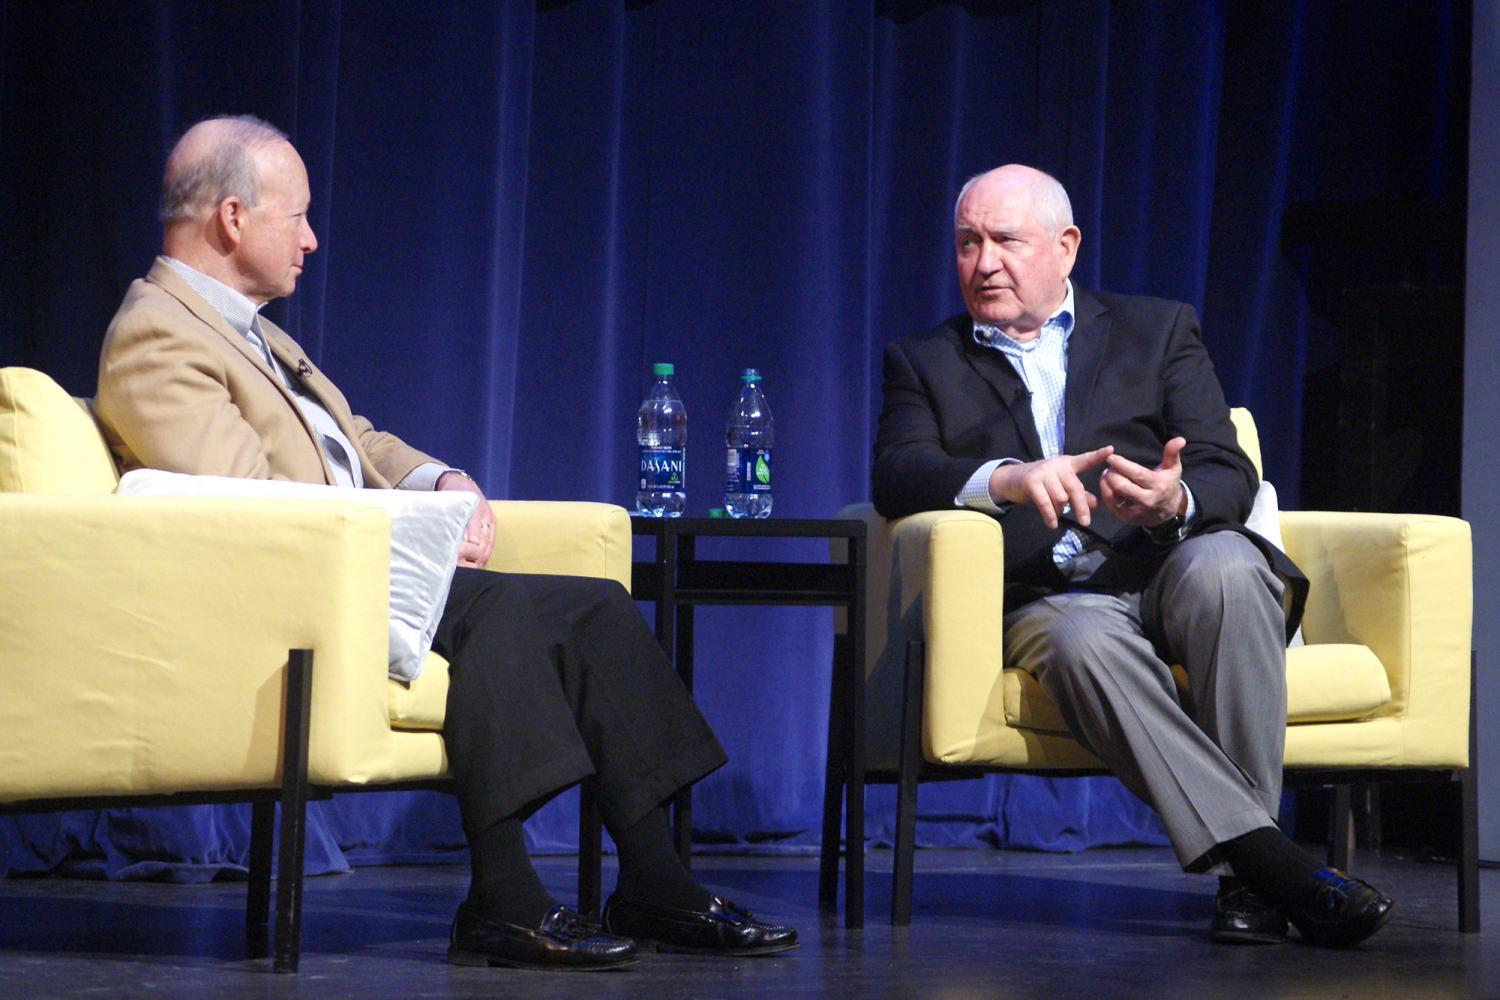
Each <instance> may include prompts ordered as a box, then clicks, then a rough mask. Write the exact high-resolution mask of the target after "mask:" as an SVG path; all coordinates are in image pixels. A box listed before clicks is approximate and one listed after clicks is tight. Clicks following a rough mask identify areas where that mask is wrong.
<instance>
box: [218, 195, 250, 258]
mask: <svg viewBox="0 0 1500 1000" xmlns="http://www.w3.org/2000/svg"><path fill="white" fill-rule="evenodd" d="M245 211H246V210H245V203H244V202H243V201H241V200H240V197H239V195H234V194H232V195H230V196H229V197H228V198H225V199H224V200H223V201H221V202H219V208H218V210H217V211H216V212H215V213H214V223H215V225H217V226H218V229H219V236H220V237H221V238H222V239H223V240H224V245H225V246H226V247H228V248H229V249H231V250H233V249H234V248H235V247H237V246H239V245H240V240H242V239H243V238H244V235H245Z"/></svg>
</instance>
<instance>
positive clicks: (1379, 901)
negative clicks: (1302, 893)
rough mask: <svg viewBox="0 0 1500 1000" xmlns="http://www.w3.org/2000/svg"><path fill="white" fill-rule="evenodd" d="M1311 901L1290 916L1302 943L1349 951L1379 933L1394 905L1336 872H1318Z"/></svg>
mask: <svg viewBox="0 0 1500 1000" xmlns="http://www.w3.org/2000/svg"><path fill="white" fill-rule="evenodd" d="M1317 879H1318V881H1319V882H1321V883H1322V884H1321V885H1319V886H1318V890H1317V892H1315V893H1314V894H1313V897H1312V899H1311V900H1310V901H1309V902H1307V903H1306V904H1304V905H1303V906H1300V907H1298V908H1296V909H1294V910H1292V911H1290V912H1289V913H1287V917H1288V918H1289V919H1290V920H1291V921H1292V924H1293V926H1295V927H1296V928H1297V930H1299V931H1301V932H1302V937H1303V939H1304V940H1306V941H1308V942H1309V943H1311V944H1319V945H1323V946H1324V947H1325V948H1349V947H1352V946H1353V945H1356V944H1359V943H1360V942H1361V941H1363V940H1364V939H1365V938H1367V937H1369V936H1370V935H1371V934H1374V933H1375V932H1376V931H1378V930H1380V926H1381V924H1384V923H1385V922H1386V920H1388V919H1389V918H1390V915H1391V910H1392V909H1394V908H1395V906H1396V903H1395V901H1394V900H1392V899H1391V897H1389V896H1387V895H1386V894H1385V893H1383V892H1381V891H1380V890H1379V889H1377V888H1375V887H1374V886H1373V885H1371V884H1370V883H1368V882H1362V881H1360V880H1359V879H1357V878H1350V877H1349V876H1348V875H1345V874H1344V873H1343V872H1341V871H1339V870H1338V869H1337V868H1321V869H1319V870H1318V874H1317Z"/></svg>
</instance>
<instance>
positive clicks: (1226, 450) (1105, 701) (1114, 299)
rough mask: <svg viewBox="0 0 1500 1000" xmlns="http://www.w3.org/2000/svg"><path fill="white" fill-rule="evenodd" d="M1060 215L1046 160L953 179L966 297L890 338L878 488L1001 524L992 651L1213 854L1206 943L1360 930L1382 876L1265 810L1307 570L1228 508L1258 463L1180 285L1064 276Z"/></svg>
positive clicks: (1192, 850) (894, 497)
mask: <svg viewBox="0 0 1500 1000" xmlns="http://www.w3.org/2000/svg"><path fill="white" fill-rule="evenodd" d="M1081 239H1082V234H1081V232H1080V231H1079V229H1078V227H1077V226H1075V225H1074V224H1073V216H1072V208H1071V206H1070V204H1069V201H1068V196H1067V192H1066V191H1064V190H1063V187H1062V185H1061V184H1059V183H1058V182H1057V181H1056V180H1054V179H1053V178H1051V177H1049V176H1047V175H1046V174H1044V173H1042V172H1041V171H1038V170H1035V169H1032V168H1030V167H1027V166H1022V165H1019V164H1011V165H1007V166H1003V167H999V168H996V169H995V170H992V171H989V172H988V173H985V174H981V175H979V176H977V177H975V178H973V179H971V180H970V181H969V182H968V183H967V184H966V185H965V186H964V188H963V189H962V190H961V191H960V192H959V197H958V201H957V204H956V206H955V209H954V252H955V261H956V264H957V268H958V279H959V287H960V289H961V291H962V293H963V299H964V305H965V306H966V312H965V313H963V314H961V315H958V316H955V317H953V318H951V319H949V320H947V321H946V322H944V323H943V324H942V325H940V326H938V327H937V328H936V329H934V330H931V331H929V332H928V333H925V334H921V335H918V336H910V337H903V338H900V339H898V340H896V341H893V342H892V343H891V344H889V345H888V346H887V348H886V352H885V386H884V393H885V401H884V407H883V409H882V411H881V415H880V426H879V431H878V434H877V439H876V444H875V464H874V469H873V472H872V485H873V494H874V499H875V506H876V508H877V509H878V510H879V511H880V513H882V514H883V515H885V516H886V517H890V518H895V517H904V516H906V515H908V514H913V513H916V512H917V511H922V510H942V509H953V508H955V507H967V508H970V509H974V510H980V511H984V512H986V513H988V514H990V515H992V516H993V517H995V518H996V519H997V520H998V521H999V522H1000V525H1001V530H1002V531H1003V533H1004V536H1005V573H1004V578H1005V611H1006V616H1005V631H1004V638H1003V640H1002V641H1003V645H1004V649H1003V656H1004V662H1005V665H1006V666H1007V667H1020V668H1022V669H1025V670H1027V671H1028V672H1030V673H1031V674H1032V675H1034V676H1035V677H1036V678H1037V680H1038V681H1039V682H1040V683H1041V684H1042V686H1043V687H1044V688H1045V689H1046V690H1047V692H1048V693H1049V694H1050V695H1051V696H1052V698H1053V700H1054V701H1056V703H1057V706H1058V708H1059V709H1060V710H1061V712H1062V715H1063V717H1064V718H1065V719H1066V720H1067V723H1068V727H1069V729H1070V730H1071V731H1072V733H1073V735H1074V736H1075V737H1076V738H1077V739H1078V741H1079V742H1080V743H1082V744H1083V745H1084V746H1085V747H1087V748H1088V749H1089V750H1090V751H1092V752H1093V753H1094V754H1095V755H1096V756H1098V757H1099V758H1100V759H1101V760H1102V761H1104V762H1105V763H1106V764H1107V765H1108V766H1109V767H1110V769H1111V770H1112V771H1113V772H1114V773H1115V774H1116V775H1117V776H1118V777H1119V778H1120V779H1121V781H1123V782H1124V784H1125V785H1126V786H1127V787H1128V788H1130V789H1131V791H1133V792H1135V793H1136V794H1137V795H1139V796H1140V797H1141V798H1142V799H1144V800H1145V801H1146V802H1147V803H1148V804H1150V805H1151V806H1152V807H1153V808H1155V809H1156V811H1157V813H1158V814H1159V815H1160V816H1161V819H1162V822H1163V825H1164V826H1165V827H1166V830H1167V834H1168V836H1169V837H1170V839H1171V842H1172V846H1173V848H1174V850H1175V851H1176V854H1177V858H1178V861H1179V862H1180V863H1181V865H1182V867H1183V868H1184V870H1186V871H1193V872H1208V871H1214V872H1218V873H1221V879H1220V886H1219V892H1218V894H1217V896H1216V912H1215V916H1214V923H1213V928H1212V931H1211V936H1212V938H1213V939H1214V940H1215V941H1219V942H1223V943H1258V944H1265V943H1275V942H1278V941H1281V940H1283V939H1284V938H1285V937H1286V936H1287V932H1288V928H1287V924H1288V920H1290V922H1291V923H1292V924H1294V925H1295V926H1296V927H1297V928H1298V930H1299V931H1300V933H1301V935H1302V937H1303V938H1304V939H1305V940H1307V941H1309V942H1312V943H1315V944H1321V945H1329V946H1335V947H1338V946H1349V945H1353V944H1357V943H1358V942H1359V941H1362V940H1364V939H1365V938H1367V937H1368V936H1369V935H1371V934H1373V933H1374V932H1375V931H1376V930H1378V929H1379V927H1380V926H1381V924H1382V923H1384V922H1385V920H1386V918H1387V917H1388V916H1389V915H1390V911H1391V907H1392V905H1393V904H1392V902H1391V900H1390V899H1389V898H1388V897H1387V896H1385V895H1384V894H1382V893H1380V892H1379V891H1378V890H1376V889H1375V888H1374V887H1372V886H1370V885H1368V884H1366V883H1364V882H1361V881H1359V880H1357V879H1351V878H1349V877H1348V876H1345V875H1343V874H1342V873H1340V872H1338V871H1336V870H1334V869H1332V868H1324V867H1322V866H1321V865H1320V864H1319V863H1318V862H1317V861H1316V860H1314V859H1313V858H1311V857H1310V856H1308V855H1307V854H1306V853H1305V852H1303V851H1302V850H1301V849H1300V848H1298V847H1297V846H1296V845H1294V844H1293V843H1292V842H1291V841H1290V840H1288V839H1287V838H1286V837H1285V836H1284V835H1283V834H1282V833H1281V831H1280V830H1279V829H1278V828H1277V826H1276V815H1277V810H1278V808H1279V806H1280V799H1281V772H1282V749H1283V745H1284V742H1285V736H1286V719H1287V714H1286V659H1285V643H1286V640H1287V638H1288V636H1290V635H1291V633H1292V632H1293V631H1294V630H1295V624H1296V618H1297V617H1299V616H1300V612H1301V606H1302V599H1303V597H1304V596H1305V593H1306V586H1307V583H1306V580H1305V578H1303V577H1302V575H1301V574H1300V573H1299V572H1297V570H1296V567H1295V566H1293V565H1292V564H1291V563H1290V561H1289V560H1287V559H1286V557H1285V556H1284V555H1282V554H1281V553H1280V552H1279V551H1277V550H1276V549H1275V547H1274V546H1272V545H1271V544H1270V543H1268V542H1266V541H1265V540H1264V539H1262V538H1260V537H1258V536H1256V535H1255V534H1254V533H1252V532H1250V531H1249V530H1248V529H1246V528H1245V527H1244V520H1245V518H1246V517H1247V516H1248V515H1249V512H1250V507H1251V503H1252V501H1253V499H1254V496H1255V491H1256V487H1257V482H1258V479H1257V476H1256V472H1255V468H1254V466H1253V465H1252V464H1251V463H1250V460H1249V459H1248V458H1247V457H1246V456H1245V454H1244V453H1243V452H1242V451H1241V450H1240V448H1239V446H1238V445H1237V444H1236V435H1235V430H1234V427H1233V425H1232V424H1231V423H1230V420H1229V409H1228V407H1227V405H1226V404H1225V402H1224V394H1223V391H1222V390H1221V389H1220V387H1219V383H1218V380H1217V378H1216V377H1215V376H1214V372H1213V365H1212V364H1211V363H1210V361H1209V359H1208V355H1207V352H1206V351H1205V350H1204V348H1203V343H1202V339H1201V336H1200V331H1199V328H1198V319H1197V316H1196V315H1195V314H1194V312H1193V309H1192V308H1191V307H1190V306H1187V305H1184V304H1182V303H1178V302H1167V301H1163V300H1161V299H1150V298H1141V297H1135V296H1123V295H1110V294H1107V293H1102V292H1097V293H1096V292H1089V291H1086V290H1085V289H1082V288H1078V287H1077V286H1075V285H1074V284H1073V283H1072V282H1071V281H1070V280H1069V274H1070V273H1071V271H1072V268H1073V262H1074V260H1075V259H1076V257H1077V253H1078V247H1079V243H1080V241H1081ZM1284 596H1285V597H1287V601H1286V605H1285V606H1287V607H1290V608H1291V609H1292V614H1291V616H1290V620H1288V615H1287V614H1286V613H1285V612H1284V611H1283V606H1284V605H1283V597H1284ZM1174 663H1175V664H1180V665H1181V666H1182V667H1183V668H1184V669H1185V670H1186V671H1187V673H1188V676H1189V679H1190V682H1191V683H1190V685H1189V693H1188V695H1186V697H1185V698H1182V699H1179V696H1178V693H1177V688H1176V684H1175V682H1174V680H1173V677H1172V672H1171V668H1170V664H1174Z"/></svg>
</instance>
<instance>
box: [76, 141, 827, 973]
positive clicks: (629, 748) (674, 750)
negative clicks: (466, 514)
mask: <svg viewBox="0 0 1500 1000" xmlns="http://www.w3.org/2000/svg"><path fill="white" fill-rule="evenodd" d="M309 201H310V195H309V191H308V178H307V169H306V167H304V166H303V163H302V158H301V157H300V156H298V155H297V151H296V149H294V148H293V147H292V145H291V143H290V142H289V141H288V140H287V137H286V136H285V135H284V134H283V133H281V132H280V131H279V130H277V129H276V128H274V127H273V126H271V125H269V124H267V123H266V122H263V121H260V120H259V119H256V118H252V117H249V116H245V117H240V118H215V119H209V120H207V121H204V122H200V123H199V124H197V125H195V126H194V127H193V128H191V129H190V130H189V131H188V132H187V133H186V134H185V135H184V136H183V137H182V139H181V140H180V141H179V142H178V143H177V145H176V147H175V148H174V149H173V150H172V153H171V155H170V156H169V157H168V159H167V165H166V171H165V175H164V178H163V183H162V205H161V217H162V222H163V239H162V255H161V256H160V257H158V258H157V259H156V262H155V263H154V264H153V265H152V267H151V270H150V272H149V273H148V274H147V275H146V277H145V278H144V279H143V280H138V281H136V282H134V283H133V284H132V285H131V286H130V289H129V291H128V292H127V293H126V295H125V300H124V302H123V303H122V304H121V306H120V309H119V311H118V312H117V313H116V314H115V317H114V320H113V321H112V322H111V323H110V326H109V331H108V333H107V334H106V336H105V341H104V348H103V352H102V354H101V357H100V362H99V390H98V396H97V399H96V400H95V403H94V406H95V413H96V415H97V416H98V418H99V421H100V423H101V425H102V426H103V428H104V432H105V436H106V437H107V438H108V440H109V443H110V447H111V448H112V449H113V451H114V453H115V455H116V456H117V457H118V459H119V461H120V464H121V466H122V467H123V468H125V469H127V470H128V469H134V468H140V467H143V466H144V467H150V468H157V469H165V470H168V471H171V472H185V473H193V474H200V475H218V476H238V477H244V478H250V479H287V480H294V481H298V482H308V483H325V484H332V485H340V486H346V487H362V488H367V489H389V488H399V489H416V490H430V489H439V490H466V491H469V492H471V493H475V494H478V495H479V497H480V501H481V502H480V503H479V504H478V506H477V507H476V508H475V511H474V516H473V519H472V520H471V521H470V523H469V525H468V528H467V531H466V533H465V537H464V539H463V542H462V545H461V547H460V549H459V552H458V562H459V567H458V569H457V570H456V572H455V574H454V577H453V584H452V588H451V590H450V592H449V596H448V601H447V605H446V608H445V610H444V614H443V617H442V620H441V622H440V623H439V625H438V629H437V634H436V636H435V638H434V641H433V648H434V649H435V650H436V651H437V652H439V653H440V654H442V655H443V656H444V657H446V658H447V659H448V661H449V678H450V687H449V693H448V704H447V715H446V718H445V721H444V728H443V739H444V742H445V745H446V748H447V751H448V759H449V764H450V768H451V770H452V773H453V776H454V778H455V780H456V784H457V786H458V801H459V809H460V812H461V814H462V818H463V825H464V832H465V834H466V835H467V837H468V841H469V848H470V852H471V855H472V859H473V877H472V880H471V883H470V887H469V892H468V896H467V897H466V898H465V900H464V901H463V903H461V904H460V906H459V908H458V913H457V915H456V916H455V917H454V921H453V927H452V931H451V935H450V947H449V952H448V955H449V958H450V960H451V961H454V962H457V963H461V964H468V965H504V966H514V967H519V968H542V969H598V968H612V967H618V966H622V965H627V964H629V963H631V962H633V961H634V960H635V957H636V953H637V950H638V948H639V946H640V945H641V944H643V943H644V944H646V945H649V946H652V947H657V948H660V949H663V950H677V951H689V952H696V953H702V954H709V955H765V954H773V953H777V952H781V951H785V950H787V949H789V948H792V947H794V946H795V944H796V941H797V933H796V931H794V930H792V929H791V928H789V927H785V926H777V925H772V924H766V923H762V922H760V921H758V920H756V919H755V917H754V915H753V914H750V913H749V912H747V911H745V910H744V909H742V908H740V907H738V906H736V905H735V904H734V903H731V902H729V901H728V900H725V899H723V898H721V897H719V896H716V895H714V894H713V893H712V892H710V891H709V890H708V889H706V888H704V887H703V886H701V885H699V884H698V883H697V882H695V881H693V879H692V878H691V876H690V875H689V874H688V872H687V870H686V869H685V868H684V867H683V865H682V863H681V861H680V860H679V859H678V857H677V855H676V853H675V852H674V850H673V848H672V844H671V838H670V836H669V832H668V826H667V818H666V812H665V806H664V803H665V802H666V800H667V799H668V798H670V796H672V795H673V794H674V793H675V792H676V791H678V790H679V789H681V788H684V787H686V786H687V785H689V784H691V783H692V782H694V781H696V780H698V779H699V778H701V777H702V776H703V775H705V774H707V773H709V772H710V771H712V770H713V769H715V768H717V767H718V766H720V765H721V764H722V763H723V762H724V759H725V758H724V752H723V750H722V749H721V748H720V747H719V744H718V741H717V740H715V739H714V736H713V733H712V732H710V731H709V728H708V725H707V723H706V722H704V720H703V717H702V716H701V715H700V714H699V713H698V710H697V708H696V707H695V706H694V705H693V703H692V699H691V698H690V697H689V696H688V694H687V691H686V689H685V688H683V686H682V684H681V682H680V681H679V680H678V678H677V675H676V673H675V672H674V671H673V670H672V668H671V665H670V663H669V662H668V661H667V659H666V656H665V654H663V652H662V650H661V648H660V646H658V645H657V643H656V640H655V637H654V636H653V635H652V634H651V632H650V630H649V629H648V628H647V627H646V623H645V621H644V619H642V617H641V615H640V612H639V611H638V610H637V609H636V607H635V604H634V602H633V601H632V600H631V598H630V595H629V594H628V593H627V592H626V591H625V589H624V588H623V587H621V586H620V585H619V584H618V583H616V582H614V581H605V580H592V579H584V578H574V577H556V576H520V575H507V574H500V573H491V572H485V571H481V570H479V569H477V568H476V567H481V566H483V565H484V564H485V562H486V561H487V560H488V559H489V555H490V549H491V546H492V545H493V544H494V531H493V524H492V516H493V515H492V513H491V511H490V507H489V504H488V503H486V502H484V496H483V493H482V492H481V491H480V489H479V487H478V485H476V484H475V483H474V481H473V480H472V479H470V478H469V477H468V476H467V475H466V474H465V473H464V472H462V471H460V470H457V469H452V468H449V467H448V466H447V465H444V464H443V463H441V462H439V461H437V460H436V459H434V458H432V457H431V456H429V455H426V454H424V453H422V452H420V451H418V450H416V449H415V448H412V447H410V446H409V445H407V444H405V443H404V442H402V441H401V440H400V439H399V438H397V437H395V436H394V435H392V434H388V433H384V432H381V431H377V430H375V429H374V428H373V427H372V426H371V424H370V422H369V421H368V420H365V419H364V418H362V417H358V416H355V415H354V414H353V413H352V412H351V410H350V407H349V404H348V403H347V402H346V401H345V399H344V396H343V395H342V394H341V393H340V392H339V391H338V389H336V388H335V387H334V386H333V384H332V383H331V382H329V381H328V379H327V378H326V377H325V376H324V375H323V374H322V372H320V371H319V370H318V368H317V366H316V365H313V364H312V363H311V362H310V361H309V360H308V358H307V355H306V354H305V352H303V350H302V348H301V347H300V346H298V345H297V343H296V342H295V341H293V340H292V339H291V338H290V337H288V336H287V335H286V334H285V333H284V332H282V331H281V330H279V329H278V328H277V327H276V326H275V325H273V324H272V323H270V322H269V321H267V320H265V319H263V318H261V316H260V307H261V306H262V305H264V304H265V303H266V302H269V301H270V300H272V299H275V298H279V297H282V296H286V295H290V294H292V292H293V291H294V290H295V289H296V287H297V278H298V276H299V275H300V274H301V273H302V266H303V262H304V260H305V258H306V256H307V255H308V254H310V253H312V252H313V251H314V250H316V249H317V246H318V241H317V238H316V237H315V236H314V235H313V230H312V227H311V225H310V224H309V223H308V215H307V213H308V205H309ZM591 774H592V775H597V781H598V787H599V799H600V808H601V811H602V813H603V816H604V822H605V825H606V827H607V828H608V829H609V831H610V835H611V836H612V837H613V838H614V840H615V843H616V845H617V847H618V849H619V857H620V875H619V882H618V885H617V886H616V889H615V891H614V892H613V893H612V894H611V895H610V898H609V900H608V901H607V902H606V904H605V908H604V914H603V920H602V926H601V925H600V924H595V923H593V922H592V921H590V920H588V919H586V918H584V917H583V916H581V915H579V914H578V913H576V912H574V911H572V910H569V909H567V908H566V907H563V906H561V905H559V904H558V903H557V901H556V900H554V899H553V898H552V897H551V896H550V895H549V894H548V893H547V891H546V890H545V888H543V886H542V884H541V882H540V881H539V880H538V878H537V876H536V873H535V871H534V870H533V869H532V867H531V863H530V860H529V859H528V857H527V855H526V848H525V841H524V837H523V833H522V827H521V824H522V821H523V820H524V819H525V818H526V817H527V816H529V815H531V813H532V812H534V811H535V810H536V809H537V808H539V807H540V806H541V805H543V804H544V803H545V802H547V801H548V800H549V799H550V798H552V797H553V796H554V795H556V794H557V793H558V792H560V791H561V790H563V789H565V788H568V787H570V786H571V785H573V784H575V783H577V782H578V781H580V780H581V779H583V778H585V777H587V776H589V775H591Z"/></svg>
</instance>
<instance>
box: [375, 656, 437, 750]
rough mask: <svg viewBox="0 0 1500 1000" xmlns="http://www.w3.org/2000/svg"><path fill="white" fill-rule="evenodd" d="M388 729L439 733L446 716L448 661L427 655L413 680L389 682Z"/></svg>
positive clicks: (393, 679) (393, 680)
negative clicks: (389, 717) (420, 670)
mask: <svg viewBox="0 0 1500 1000" xmlns="http://www.w3.org/2000/svg"><path fill="white" fill-rule="evenodd" d="M388 693H389V694H390V711H391V728H392V729H410V730H426V731H427V732H434V733H440V732H442V731H443V719H444V718H445V717H446V715H447V713H448V661H447V660H445V659H443V658H442V657H441V656H439V655H438V654H436V653H431V652H429V653H428V654H427V660H426V661H425V662H424V663H423V664H422V672H421V673H420V674H418V675H417V676H416V679H415V680H411V681H398V680H396V679H395V678H392V679H391V681H390V686H389V688H388Z"/></svg>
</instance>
